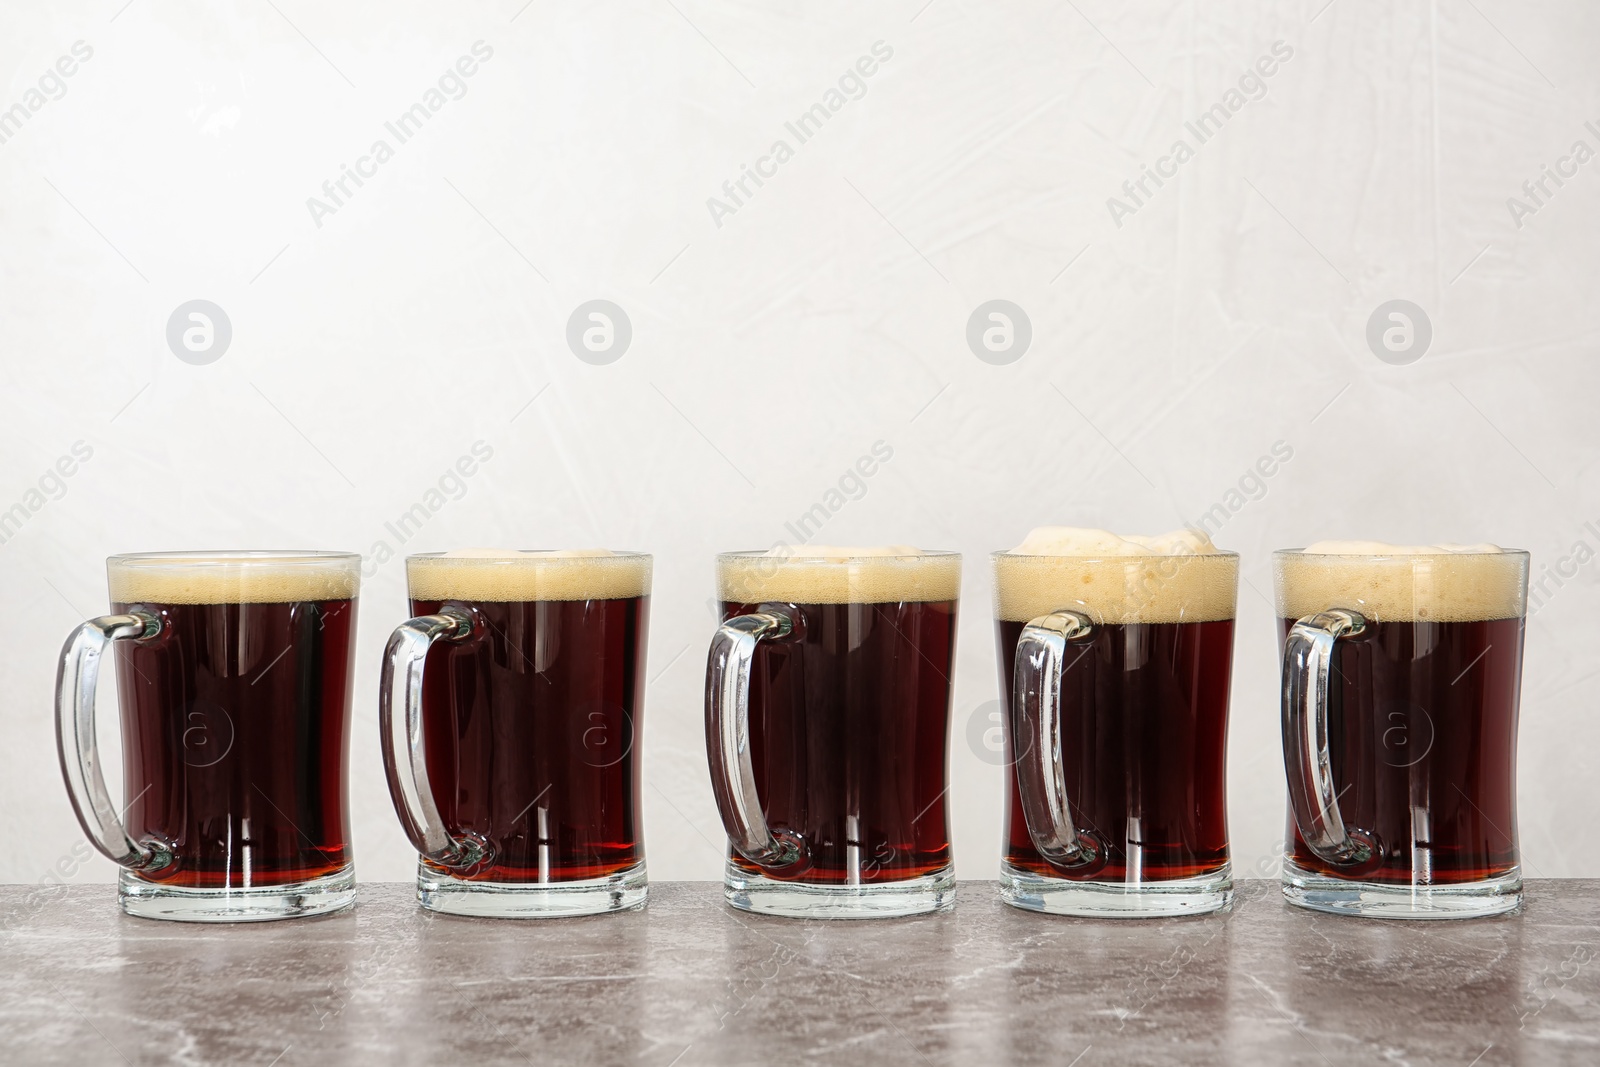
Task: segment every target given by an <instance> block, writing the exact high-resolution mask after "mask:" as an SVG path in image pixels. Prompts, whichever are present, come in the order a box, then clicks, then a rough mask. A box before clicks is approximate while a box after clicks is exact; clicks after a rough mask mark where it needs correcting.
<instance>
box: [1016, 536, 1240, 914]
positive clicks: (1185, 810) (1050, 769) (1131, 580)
mask: <svg viewBox="0 0 1600 1067" xmlns="http://www.w3.org/2000/svg"><path fill="white" fill-rule="evenodd" d="M1045 532H1047V531H1040V533H1045ZM1064 533H1065V534H1071V535H1072V536H1067V537H1065V539H1064V540H1061V539H1060V538H1057V539H1056V540H1061V543H1060V544H1055V545H1052V544H1050V543H1049V542H1050V540H1051V539H1050V538H1044V539H1043V540H1044V542H1045V543H1044V544H1042V545H1041V544H1040V543H1039V542H1040V540H1041V539H1040V538H1035V537H1030V542H1033V543H1032V544H1030V543H1029V542H1025V543H1024V545H1023V546H1019V548H1018V549H1016V550H1012V551H1010V552H998V553H995V554H994V556H993V563H994V578H995V619H996V636H997V639H998V646H999V647H998V659H999V666H1000V691H1001V696H1002V703H1003V706H1004V707H1006V708H1007V709H1008V718H1007V730H1006V805H1005V828H1004V829H1005V833H1004V849H1005V852H1004V857H1003V859H1002V861H1001V866H1000V892H1001V897H1002V898H1003V899H1004V900H1005V901H1006V902H1007V903H1009V904H1012V905H1014V906H1016V907H1019V908H1024V909H1027V910H1031V911H1042V912H1051V913H1054V914H1062V915H1091V916H1107V917H1116V916H1127V917H1147V916H1161V915H1191V914H1200V913H1204V912H1211V911H1217V910H1219V909H1222V908H1225V907H1227V906H1228V905H1229V903H1230V901H1231V899H1232V893H1233V880H1232V874H1231V868H1230V864H1229V855H1228V818H1227V796H1226V795H1227V782H1226V742H1227V730H1228V685H1229V679H1230V676H1231V671H1232V657H1233V629H1234V609H1235V600H1236V596H1237V588H1238V574H1239V557H1238V556H1237V555H1236V554H1234V553H1232V552H1219V551H1217V550H1216V549H1215V548H1214V547H1212V546H1211V545H1210V542H1209V541H1206V540H1205V539H1204V538H1195V537H1184V536H1182V535H1181V534H1180V535H1168V536H1167V537H1164V538H1140V539H1137V541H1133V542H1130V541H1128V540H1127V539H1124V538H1120V537H1116V536H1115V535H1110V534H1105V533H1104V532H1103V531H1075V530H1065V531H1064ZM1088 534H1098V535H1101V536H1100V537H1098V538H1090V541H1091V542H1099V541H1104V540H1106V539H1110V540H1111V541H1112V542H1113V547H1114V548H1121V549H1122V550H1123V551H1125V552H1126V553H1127V554H1102V555H1096V554H1093V553H1092V547H1094V546H1092V545H1088V544H1080V543H1077V542H1079V541H1081V540H1082V538H1083V535H1088ZM1117 542H1120V544H1116V543H1117ZM1138 542H1143V544H1140V543H1138ZM1152 543H1154V544H1155V545H1156V547H1155V549H1152V548H1151V547H1150V545H1151V544H1152ZM1100 547H1104V546H1100Z"/></svg>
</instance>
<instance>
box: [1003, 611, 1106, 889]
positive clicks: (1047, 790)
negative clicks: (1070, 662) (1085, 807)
mask: <svg viewBox="0 0 1600 1067" xmlns="http://www.w3.org/2000/svg"><path fill="white" fill-rule="evenodd" d="M1093 632H1094V625H1093V623H1091V622H1090V621H1089V619H1088V617H1087V616H1085V615H1082V614H1079V613H1078V612H1076V611H1068V610H1066V609H1064V608H1063V609H1061V610H1059V611H1053V612H1051V613H1050V614H1049V615H1041V616H1039V617H1038V618H1037V619H1034V620H1032V621H1031V622H1029V623H1028V624H1027V625H1026V626H1024V627H1023V628H1022V634H1021V636H1019V637H1018V638H1017V663H1016V668H1015V670H1014V671H1013V672H1012V675H1011V746H1012V752H1014V753H1017V752H1020V753H1022V754H1021V755H1020V756H1016V757H1014V758H1015V759H1016V773H1017V793H1018V795H1019V796H1020V797H1021V800H1022V817H1023V820H1024V821H1025V822H1026V823H1027V827H1028V836H1029V837H1030V838H1031V839H1032V840H1033V847H1034V850H1035V851H1037V852H1038V853H1039V855H1040V856H1042V857H1044V859H1045V860H1046V862H1048V863H1049V864H1050V865H1051V866H1053V867H1060V868H1063V869H1069V870H1070V869H1071V868H1074V867H1083V866H1086V865H1088V864H1090V863H1093V862H1094V861H1095V860H1096V859H1098V858H1099V856H1100V851H1101V850H1100V847H1099V844H1098V842H1097V841H1096V840H1095V838H1094V836H1093V835H1092V834H1089V833H1085V832H1083V831H1081V830H1079V829H1078V824H1077V822H1076V821H1075V820H1074V819H1073V817H1072V804H1071V802H1070V801H1069V800H1068V799H1067V782H1066V768H1065V767H1064V765H1063V764H1064V762H1065V761H1064V760H1063V758H1062V753H1061V668H1062V661H1063V660H1064V659H1066V655H1067V644H1068V642H1075V641H1083V640H1085V639H1087V638H1088V637H1089V636H1090V635H1091V634H1092V633H1093ZM1024 745H1026V746H1027V747H1026V749H1024V747H1023V746H1024Z"/></svg>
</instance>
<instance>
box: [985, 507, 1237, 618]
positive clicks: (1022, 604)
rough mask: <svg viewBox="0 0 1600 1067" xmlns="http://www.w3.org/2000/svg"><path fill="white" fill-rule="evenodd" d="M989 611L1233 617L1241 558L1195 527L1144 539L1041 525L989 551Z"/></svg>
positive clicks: (1006, 615)
mask: <svg viewBox="0 0 1600 1067" xmlns="http://www.w3.org/2000/svg"><path fill="white" fill-rule="evenodd" d="M994 571H995V574H994V577H995V614H996V615H997V616H998V617H999V618H1001V619H1005V620H1011V621H1017V620H1022V621H1026V620H1029V619H1034V618H1038V617H1039V616H1041V615H1048V614H1050V613H1051V612H1053V611H1058V610H1061V609H1067V610H1072V611H1079V612H1082V613H1083V614H1086V615H1088V616H1089V618H1090V619H1091V620H1093V621H1095V622H1100V623H1156V622H1209V621H1213V620H1218V619H1231V618H1233V616H1234V610H1235V606H1236V601H1237V598H1238V574H1239V558H1238V556H1236V555H1234V554H1232V553H1224V552H1221V551H1219V550H1218V548H1217V547H1216V545H1214V544H1212V543H1211V539H1210V538H1209V537H1207V536H1206V535H1205V534H1204V533H1202V532H1200V531H1198V530H1189V529H1183V530H1174V531H1172V532H1171V533H1165V534H1156V535H1152V536H1145V535H1141V534H1116V533H1112V532H1111V531H1109V530H1098V529H1092V528H1085V527H1077V526H1041V527H1039V528H1037V529H1035V530H1032V531H1030V532H1029V534H1028V536H1027V537H1025V538H1023V540H1022V543H1021V544H1020V545H1018V546H1017V547H1016V548H1014V549H1012V550H1011V551H1010V552H998V553H996V554H995V556H994Z"/></svg>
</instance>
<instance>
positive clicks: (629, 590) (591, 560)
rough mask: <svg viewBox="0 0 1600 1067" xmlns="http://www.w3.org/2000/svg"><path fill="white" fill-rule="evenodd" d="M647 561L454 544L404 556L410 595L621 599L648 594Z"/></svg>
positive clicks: (592, 551)
mask: <svg viewBox="0 0 1600 1067" xmlns="http://www.w3.org/2000/svg"><path fill="white" fill-rule="evenodd" d="M652 567H653V561H652V559H651V557H650V556H648V555H644V554H642V553H626V552H614V551H612V550H611V549H609V548H566V549H539V550H530V549H513V548H506V549H502V548H458V549H452V550H451V551H449V552H441V553H438V554H437V555H423V556H409V557H407V559H406V583H407V585H408V586H409V589H410V593H411V599H413V600H434V601H438V600H469V601H470V600H482V601H495V602H505V601H535V600H625V599H628V598H631V597H639V596H648V595H649V593H650V579H651V574H652Z"/></svg>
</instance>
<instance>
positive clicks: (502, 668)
mask: <svg viewBox="0 0 1600 1067" xmlns="http://www.w3.org/2000/svg"><path fill="white" fill-rule="evenodd" d="M646 573H647V572H646ZM635 587H637V583H635ZM487 591H491V592H492V591H493V590H487ZM447 604H448V605H451V606H454V607H457V608H463V609H466V610H467V611H469V612H470V613H471V614H472V615H473V616H474V626H473V633H472V636H471V637H469V638H467V639H465V640H463V641H436V642H435V643H434V645H433V647H432V648H431V649H430V650H429V652H428V659H427V662H426V665H425V670H424V676H423V691H422V721H423V731H424V746H425V749H426V754H427V766H428V779H429V782H430V784H431V785H432V788H433V792H434V796H435V798H436V800H437V802H438V805H439V814H440V817H441V818H442V819H443V820H444V823H445V825H446V827H448V828H449V829H450V831H451V832H452V833H453V834H461V833H463V832H466V831H471V832H473V833H476V834H478V835H481V836H482V837H483V838H485V839H487V840H488V842H489V844H490V846H491V848H492V855H491V857H490V859H489V862H488V863H486V864H483V865H481V866H479V867H477V868H474V869H472V870H470V871H465V872H463V871H459V870H449V871H448V872H446V873H449V874H451V875H452V876H454V877H457V878H463V877H464V878H468V879H471V880H476V881H486V882H510V883H534V884H538V883H556V882H568V881H577V880H583V879H591V878H603V877H607V876H609V875H613V874H616V873H618V872H620V871H623V870H626V869H627V868H629V867H632V866H633V865H635V864H637V863H639V862H640V861H642V860H643V859H644V847H643V842H642V840H641V838H640V830H639V827H640V807H639V788H640V784H641V783H640V763H639V745H640V742H641V740H642V738H643V720H642V718H641V716H642V713H643V710H644V692H645V638H646V633H647V631H648V628H649V627H648V622H649V610H650V598H649V597H648V596H629V597H622V598H613V599H588V600H531V601H530V600H477V601H461V600H415V599H414V600H412V601H411V610H412V613H413V615H431V614H435V613H437V612H438V611H439V610H440V609H441V608H443V607H444V606H446V605H447ZM440 870H441V871H443V870H444V869H443V868H440Z"/></svg>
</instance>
